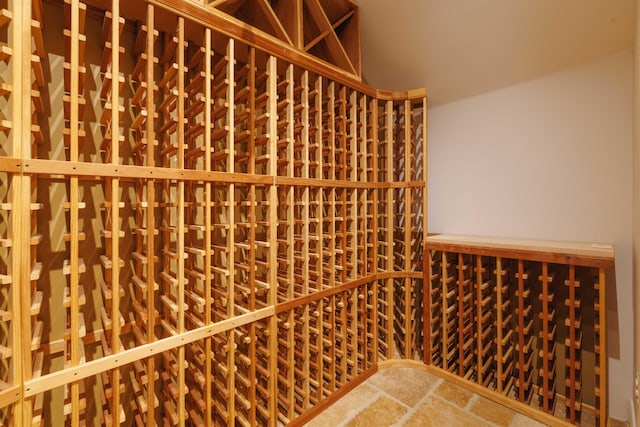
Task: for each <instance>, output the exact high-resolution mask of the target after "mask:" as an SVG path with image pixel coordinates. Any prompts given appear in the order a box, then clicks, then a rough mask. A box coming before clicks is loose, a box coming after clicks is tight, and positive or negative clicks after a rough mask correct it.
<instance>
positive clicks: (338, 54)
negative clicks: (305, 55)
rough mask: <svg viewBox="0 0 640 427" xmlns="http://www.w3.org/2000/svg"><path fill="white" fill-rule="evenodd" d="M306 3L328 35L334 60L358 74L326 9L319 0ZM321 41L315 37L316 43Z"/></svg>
mask: <svg viewBox="0 0 640 427" xmlns="http://www.w3.org/2000/svg"><path fill="white" fill-rule="evenodd" d="M306 4H307V6H308V7H309V12H310V13H311V16H312V17H313V20H314V21H315V23H316V25H318V28H320V29H322V34H326V35H327V37H326V40H327V47H328V48H329V53H330V54H331V56H332V57H333V59H334V61H335V62H336V63H337V64H338V65H340V66H341V67H343V68H345V69H347V70H349V71H351V72H353V73H354V74H357V72H356V69H355V67H354V66H353V64H352V63H351V59H349V55H347V52H346V51H345V50H344V47H343V46H342V43H341V42H340V39H338V36H337V35H336V32H335V31H334V29H333V25H332V24H331V22H330V21H329V18H328V17H327V15H326V14H325V13H324V10H322V5H321V4H320V2H319V0H306ZM322 34H321V35H322ZM319 41H320V40H317V41H316V40H315V39H314V42H315V43H314V44H316V43H318V42H319ZM305 49H306V47H305Z"/></svg>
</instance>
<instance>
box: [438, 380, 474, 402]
mask: <svg viewBox="0 0 640 427" xmlns="http://www.w3.org/2000/svg"><path fill="white" fill-rule="evenodd" d="M434 393H435V394H437V395H438V396H440V397H441V398H443V399H444V400H446V401H447V402H449V403H452V404H454V405H457V406H459V407H461V408H464V407H465V406H467V403H469V400H470V399H471V397H472V396H473V393H471V392H470V391H469V390H467V389H464V388H462V387H458V386H457V385H455V384H452V383H449V382H446V381H443V382H442V383H441V384H440V385H439V386H438V388H436V390H435V391H434Z"/></svg>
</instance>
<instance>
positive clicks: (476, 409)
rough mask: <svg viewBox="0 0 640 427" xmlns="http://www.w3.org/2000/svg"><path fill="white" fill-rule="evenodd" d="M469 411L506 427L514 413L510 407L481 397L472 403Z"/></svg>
mask: <svg viewBox="0 0 640 427" xmlns="http://www.w3.org/2000/svg"><path fill="white" fill-rule="evenodd" d="M471 412H472V413H474V414H476V415H478V416H479V417H481V418H484V419H485V420H487V421H491V422H492V423H495V424H497V425H499V426H501V427H508V426H509V424H511V420H513V418H514V417H515V415H516V413H515V412H514V411H512V410H511V409H508V408H506V407H504V406H502V405H500V404H497V403H495V402H492V401H491V400H489V399H485V398H483V397H479V398H478V400H476V401H475V402H474V403H473V406H472V407H471Z"/></svg>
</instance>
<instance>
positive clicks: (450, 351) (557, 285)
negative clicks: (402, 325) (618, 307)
mask: <svg viewBox="0 0 640 427" xmlns="http://www.w3.org/2000/svg"><path fill="white" fill-rule="evenodd" d="M425 251H426V252H425V253H426V254H428V255H427V256H426V257H425V266H426V268H425V277H426V278H427V279H426V281H425V289H424V292H425V295H428V298H429V299H428V307H430V308H431V310H426V309H425V324H424V334H425V338H426V339H425V356H424V362H425V363H426V364H427V365H431V366H433V367H434V368H436V369H437V370H439V371H444V372H446V373H447V374H449V375H451V376H455V377H456V378H461V379H463V382H464V383H466V384H468V385H472V386H474V387H473V390H474V391H478V390H480V392H482V390H484V391H486V392H488V393H489V394H491V395H493V396H494V397H495V396H496V394H497V395H501V396H503V398H501V399H500V401H501V402H502V403H504V404H507V405H515V407H517V408H518V409H519V410H521V411H523V412H526V413H530V414H532V416H536V414H538V416H539V414H540V413H541V412H542V413H546V414H549V416H550V417H547V418H544V417H543V418H542V419H543V420H544V421H545V422H547V423H551V424H557V423H559V422H560V421H559V420H564V421H566V422H567V423H570V424H577V425H580V424H582V423H583V422H584V423H585V425H599V426H606V425H607V422H608V419H607V405H606V389H605V384H606V382H607V377H606V372H607V362H606V345H605V340H604V337H603V334H602V333H601V331H604V330H605V313H604V311H603V310H602V307H604V300H605V278H606V276H607V270H610V269H611V268H612V267H613V259H614V255H613V247H612V246H610V245H600V244H587V243H575V244H572V243H558V242H541V241H527V240H516V239H491V238H479V237H474V236H456V235H444V234H443V235H436V236H429V237H428V238H427V241H426V244H425ZM587 372H589V374H586V373H587ZM591 373H594V374H591ZM516 402H517V403H516ZM534 409H535V410H534ZM553 417H555V418H553Z"/></svg>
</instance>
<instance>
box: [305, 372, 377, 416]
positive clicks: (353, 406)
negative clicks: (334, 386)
mask: <svg viewBox="0 0 640 427" xmlns="http://www.w3.org/2000/svg"><path fill="white" fill-rule="evenodd" d="M377 393H378V390H376V389H374V388H372V387H370V386H368V385H367V384H366V382H365V383H363V384H360V385H359V386H358V387H356V388H354V389H353V390H351V391H350V392H349V393H347V395H346V396H343V397H342V399H340V400H338V401H337V402H335V403H334V404H333V405H331V406H329V407H328V408H327V409H325V410H324V411H323V412H322V413H321V414H320V415H318V416H316V417H315V418H314V419H313V420H311V421H309V422H308V423H307V424H305V425H306V426H308V427H324V426H336V425H338V424H340V423H341V422H343V421H344V420H346V419H348V418H352V417H353V416H355V415H356V414H357V413H358V412H360V411H361V410H362V409H364V408H365V406H366V404H367V403H368V402H369V401H371V399H372V398H373V397H374V396H375V395H376V394H377Z"/></svg>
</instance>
